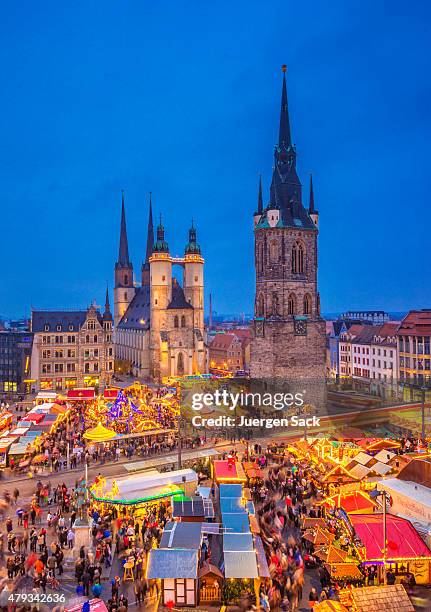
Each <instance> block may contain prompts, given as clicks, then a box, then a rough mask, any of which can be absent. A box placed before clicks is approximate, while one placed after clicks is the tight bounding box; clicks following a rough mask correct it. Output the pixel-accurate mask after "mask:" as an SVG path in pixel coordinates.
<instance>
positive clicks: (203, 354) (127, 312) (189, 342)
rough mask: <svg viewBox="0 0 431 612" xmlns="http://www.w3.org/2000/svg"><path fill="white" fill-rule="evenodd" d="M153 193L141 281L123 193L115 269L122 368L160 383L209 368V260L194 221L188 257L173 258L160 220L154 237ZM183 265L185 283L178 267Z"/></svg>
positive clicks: (117, 348) (117, 335)
mask: <svg viewBox="0 0 431 612" xmlns="http://www.w3.org/2000/svg"><path fill="white" fill-rule="evenodd" d="M153 227H154V226H153V212H152V202H151V197H150V206H149V215H148V227H147V244H146V252H145V260H144V262H143V264H142V267H141V283H140V284H137V283H135V279H134V270H133V264H132V262H131V260H130V258H129V247H128V241H127V228H126V213H125V205H124V193H123V195H122V203H121V226H120V244H119V251H118V260H117V262H116V264H115V272H114V343H115V359H116V362H117V364H118V366H119V368H120V371H121V372H122V373H125V374H131V375H133V376H136V377H139V378H152V379H154V380H159V381H161V380H162V379H163V378H164V377H167V376H183V375H188V374H197V373H200V372H206V371H207V348H206V346H205V342H204V270H203V268H204V259H203V257H202V254H201V248H200V246H199V244H198V242H197V236H196V229H195V227H194V225H193V223H192V226H191V228H190V230H189V237H188V238H189V239H188V242H187V244H186V246H185V249H184V256H183V257H173V256H172V255H171V254H170V251H169V245H168V242H167V241H166V239H165V229H164V227H163V224H162V220H161V218H160V223H159V225H158V227H157V230H156V237H155V238H154V229H153ZM174 266H180V267H181V268H182V272H183V273H182V284H180V283H179V282H178V281H177V280H176V278H175V277H174V275H173V267H174Z"/></svg>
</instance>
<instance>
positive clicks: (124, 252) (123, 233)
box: [117, 189, 131, 268]
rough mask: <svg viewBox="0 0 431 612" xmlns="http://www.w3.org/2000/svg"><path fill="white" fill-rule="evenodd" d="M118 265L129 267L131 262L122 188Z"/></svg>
mask: <svg viewBox="0 0 431 612" xmlns="http://www.w3.org/2000/svg"><path fill="white" fill-rule="evenodd" d="M117 263H118V265H119V266H121V267H123V268H127V267H129V266H130V265H131V264H130V259H129V245H128V242H127V228H126V211H125V207H124V190H123V189H122V190H121V227H120V247H119V249H118V262H117Z"/></svg>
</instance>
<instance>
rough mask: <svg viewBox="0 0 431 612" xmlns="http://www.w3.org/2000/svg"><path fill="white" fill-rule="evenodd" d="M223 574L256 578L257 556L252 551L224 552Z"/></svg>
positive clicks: (231, 576)
mask: <svg viewBox="0 0 431 612" xmlns="http://www.w3.org/2000/svg"><path fill="white" fill-rule="evenodd" d="M224 575H225V577H226V578H257V577H258V576H259V573H258V571H257V557H256V553H255V552H254V550H252V551H250V550H249V551H234V552H228V551H226V552H225V553H224Z"/></svg>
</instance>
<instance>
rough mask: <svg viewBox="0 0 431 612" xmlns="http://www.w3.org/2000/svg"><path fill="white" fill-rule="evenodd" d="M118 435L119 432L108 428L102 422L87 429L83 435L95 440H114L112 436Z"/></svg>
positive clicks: (87, 438)
mask: <svg viewBox="0 0 431 612" xmlns="http://www.w3.org/2000/svg"><path fill="white" fill-rule="evenodd" d="M116 435H117V433H116V432H115V431H114V430H113V429H108V428H107V427H104V426H103V425H102V423H98V424H97V425H96V427H93V428H92V429H87V431H86V432H85V433H84V435H83V437H84V438H85V439H86V440H91V441H93V442H108V441H109V440H112V438H115V436H116Z"/></svg>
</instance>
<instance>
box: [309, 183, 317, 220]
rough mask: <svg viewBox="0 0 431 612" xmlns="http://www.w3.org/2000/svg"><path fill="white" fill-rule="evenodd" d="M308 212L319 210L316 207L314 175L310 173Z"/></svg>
mask: <svg viewBox="0 0 431 612" xmlns="http://www.w3.org/2000/svg"><path fill="white" fill-rule="evenodd" d="M308 212H309V213H310V215H311V214H313V213H317V210H316V209H315V208H314V189H313V175H312V174H310V204H309V206H308Z"/></svg>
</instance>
